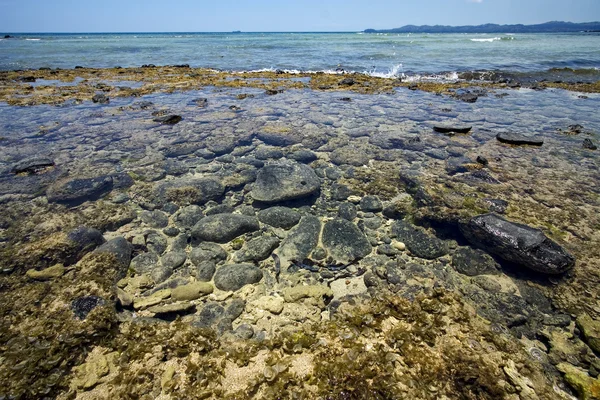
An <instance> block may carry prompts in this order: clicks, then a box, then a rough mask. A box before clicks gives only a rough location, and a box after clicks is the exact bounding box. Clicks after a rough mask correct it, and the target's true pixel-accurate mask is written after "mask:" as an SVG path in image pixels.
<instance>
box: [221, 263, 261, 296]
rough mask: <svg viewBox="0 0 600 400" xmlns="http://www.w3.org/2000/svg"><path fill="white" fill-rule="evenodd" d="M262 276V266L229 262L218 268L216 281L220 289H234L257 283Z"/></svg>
mask: <svg viewBox="0 0 600 400" xmlns="http://www.w3.org/2000/svg"><path fill="white" fill-rule="evenodd" d="M262 277H263V273H262V271H261V270H260V268H258V267H256V266H254V265H252V264H229V265H224V266H222V267H221V268H219V269H217V272H216V273H215V276H214V282H215V286H216V287H217V288H218V289H220V290H225V291H234V290H238V289H241V288H242V287H243V286H245V285H250V284H253V283H257V282H259V281H260V280H261V279H262Z"/></svg>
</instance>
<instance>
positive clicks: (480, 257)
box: [452, 247, 500, 276]
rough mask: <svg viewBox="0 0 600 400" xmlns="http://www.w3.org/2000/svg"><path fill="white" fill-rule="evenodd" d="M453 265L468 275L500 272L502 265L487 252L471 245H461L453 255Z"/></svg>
mask: <svg viewBox="0 0 600 400" xmlns="http://www.w3.org/2000/svg"><path fill="white" fill-rule="evenodd" d="M452 265H453V266H454V268H455V269H456V270H457V271H458V272H460V273H461V274H465V275H468V276H476V275H485V274H498V273H499V272H500V271H499V270H500V266H499V265H498V263H497V262H496V261H494V259H493V258H492V257H491V256H490V255H489V254H487V253H485V252H483V251H481V250H479V249H472V248H470V247H461V248H459V249H458V250H456V252H454V254H453V255H452Z"/></svg>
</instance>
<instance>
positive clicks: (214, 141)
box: [205, 135, 252, 156]
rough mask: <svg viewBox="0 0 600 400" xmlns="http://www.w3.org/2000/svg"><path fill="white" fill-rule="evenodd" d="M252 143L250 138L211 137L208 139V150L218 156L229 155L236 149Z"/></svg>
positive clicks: (241, 136)
mask: <svg viewBox="0 0 600 400" xmlns="http://www.w3.org/2000/svg"><path fill="white" fill-rule="evenodd" d="M251 142H252V141H251V139H250V136H243V135H240V136H220V135H219V136H211V137H209V138H208V139H206V141H205V144H206V148H207V149H208V150H210V151H212V152H213V153H215V155H217V156H222V155H224V154H229V153H231V152H232V151H233V150H235V148H236V147H239V146H243V145H247V144H250V143H251Z"/></svg>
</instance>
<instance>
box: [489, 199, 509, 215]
mask: <svg viewBox="0 0 600 400" xmlns="http://www.w3.org/2000/svg"><path fill="white" fill-rule="evenodd" d="M483 202H484V203H485V204H486V205H487V206H488V210H489V211H491V212H495V213H498V214H504V213H505V212H506V209H507V208H508V201H506V200H502V199H490V198H485V199H483Z"/></svg>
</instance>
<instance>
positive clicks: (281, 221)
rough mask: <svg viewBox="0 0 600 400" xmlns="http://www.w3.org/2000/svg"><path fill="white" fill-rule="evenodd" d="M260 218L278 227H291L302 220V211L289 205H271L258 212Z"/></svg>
mask: <svg viewBox="0 0 600 400" xmlns="http://www.w3.org/2000/svg"><path fill="white" fill-rule="evenodd" d="M257 216H258V220H259V221H260V222H262V223H263V224H267V225H271V226H274V227H276V228H283V229H290V228H292V227H293V226H295V225H296V224H298V222H299V221H300V217H301V216H300V213H299V212H297V211H294V210H292V209H291V208H288V207H270V208H267V209H264V210H261V211H259V212H258V215H257Z"/></svg>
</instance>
